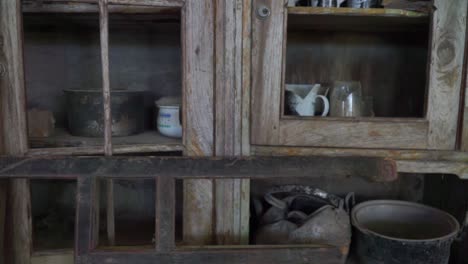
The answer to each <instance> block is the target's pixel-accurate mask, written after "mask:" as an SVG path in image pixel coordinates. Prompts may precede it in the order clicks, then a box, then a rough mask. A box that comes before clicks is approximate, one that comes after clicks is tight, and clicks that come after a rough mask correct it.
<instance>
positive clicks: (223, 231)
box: [214, 0, 250, 245]
mask: <svg viewBox="0 0 468 264" xmlns="http://www.w3.org/2000/svg"><path fill="white" fill-rule="evenodd" d="M215 13H216V32H215V33H216V56H215V58H216V100H215V107H216V117H217V118H216V120H215V131H216V136H215V139H216V142H215V155H216V156H227V157H233V156H240V155H241V154H242V122H241V120H242V104H241V100H242V95H243V94H242V74H243V70H242V68H243V65H242V59H243V57H242V37H243V34H242V31H241V30H239V29H241V28H242V27H243V17H242V16H243V1H242V0H234V1H232V0H218V1H216V12H215ZM247 183H248V180H240V179H229V180H216V181H215V185H216V186H215V194H214V197H215V211H216V213H215V215H216V221H215V232H216V234H215V236H216V243H217V244H219V245H236V244H240V243H241V242H242V241H244V242H245V241H248V236H249V233H248V230H249V218H248V217H245V216H244V215H245V214H249V211H247V212H245V208H247V207H248V206H247V205H248V204H249V202H250V201H249V195H248V194H247V195H242V194H246V193H245V192H244V191H243V190H242V187H245V186H246V184H247ZM246 204H247V205H246Z"/></svg>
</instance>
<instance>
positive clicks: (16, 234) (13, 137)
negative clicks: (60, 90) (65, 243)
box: [0, 0, 32, 264]
mask: <svg viewBox="0 0 468 264" xmlns="http://www.w3.org/2000/svg"><path fill="white" fill-rule="evenodd" d="M21 17H22V16H21V1H20V0H2V1H0V122H1V123H2V125H1V126H0V127H1V128H2V130H1V131H0V137H2V140H1V141H2V142H3V143H2V144H0V145H2V148H3V149H1V150H0V153H3V154H6V155H14V156H21V155H23V154H25V153H26V152H27V149H28V146H27V136H26V106H25V101H26V100H25V90H24V73H23V42H22V33H21V32H22V21H21ZM3 196H5V193H3ZM8 196H9V197H8V201H9V203H8V209H7V210H8V212H9V213H8V215H7V218H8V219H7V222H8V223H10V226H9V227H7V230H8V231H9V234H8V237H7V241H6V242H5V244H6V245H7V252H5V254H1V255H2V256H5V255H6V260H5V263H12V264H30V260H31V251H32V238H31V237H32V223H31V212H30V209H31V208H30V204H31V200H30V190H29V181H28V180H24V179H17V180H11V181H10V186H9V192H8Z"/></svg>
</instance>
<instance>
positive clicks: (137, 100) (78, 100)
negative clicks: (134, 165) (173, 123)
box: [64, 90, 145, 137]
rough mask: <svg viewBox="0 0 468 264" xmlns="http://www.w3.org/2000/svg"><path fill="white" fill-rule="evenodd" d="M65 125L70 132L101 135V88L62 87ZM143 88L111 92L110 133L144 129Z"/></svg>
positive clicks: (123, 134) (127, 134) (102, 120)
mask: <svg viewBox="0 0 468 264" xmlns="http://www.w3.org/2000/svg"><path fill="white" fill-rule="evenodd" d="M64 93H65V97H66V102H67V116H68V128H69V131H70V133H71V134H72V135H74V136H83V137H102V136H104V107H103V97H102V91H101V90H64ZM144 98H145V91H128V90H113V91H111V113H112V136H116V137H119V136H130V135H134V134H138V133H141V132H143V131H144Z"/></svg>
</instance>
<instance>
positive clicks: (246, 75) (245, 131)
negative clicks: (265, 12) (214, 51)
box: [241, 0, 252, 156]
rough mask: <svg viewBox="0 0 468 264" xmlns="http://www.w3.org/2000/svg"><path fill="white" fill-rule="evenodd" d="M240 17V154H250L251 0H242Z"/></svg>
mask: <svg viewBox="0 0 468 264" xmlns="http://www.w3.org/2000/svg"><path fill="white" fill-rule="evenodd" d="M242 4H243V7H242V8H243V17H242V21H243V23H242V102H241V103H242V120H241V121H242V128H241V129H242V155H243V156H249V155H250V95H251V89H250V87H251V86H250V85H251V69H252V57H251V56H252V51H251V44H252V43H251V41H252V23H251V22H252V13H251V12H252V0H243V3H242Z"/></svg>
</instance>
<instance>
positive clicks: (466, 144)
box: [461, 92, 468, 152]
mask: <svg viewBox="0 0 468 264" xmlns="http://www.w3.org/2000/svg"><path fill="white" fill-rule="evenodd" d="M467 94H468V92H467ZM467 97H468V96H467ZM465 102H466V104H468V100H466V99H465ZM462 126H463V128H462V129H463V131H462V136H461V150H462V151H466V152H468V107H465V111H464V114H463V124H462Z"/></svg>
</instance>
